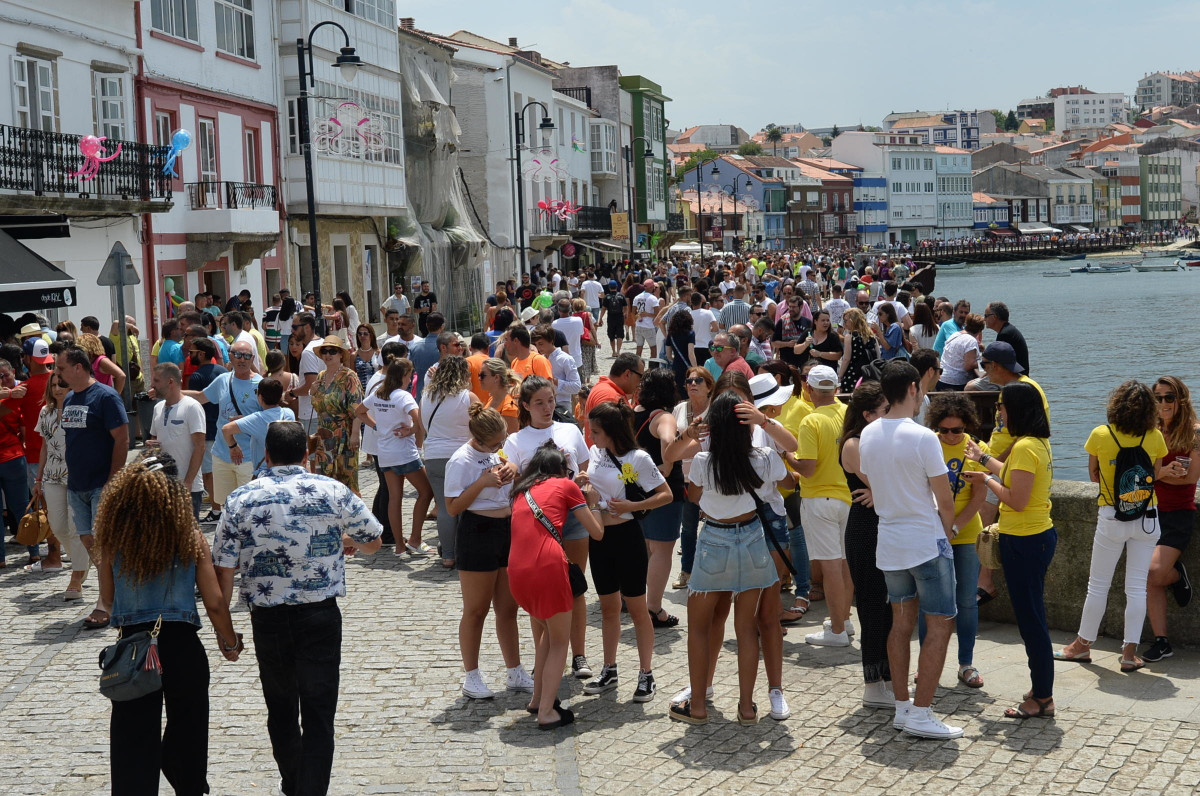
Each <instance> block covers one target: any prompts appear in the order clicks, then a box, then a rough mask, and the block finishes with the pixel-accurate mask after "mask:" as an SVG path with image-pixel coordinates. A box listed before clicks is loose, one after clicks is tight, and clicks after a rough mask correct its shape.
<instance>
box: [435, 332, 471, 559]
mask: <svg viewBox="0 0 1200 796" xmlns="http://www.w3.org/2000/svg"><path fill="white" fill-rule="evenodd" d="M473 403H479V398H477V397H476V396H475V393H473V392H471V369H470V367H469V366H468V365H467V360H466V359H464V358H463V357H462V356H459V355H457V354H455V355H454V356H445V357H442V358H441V360H440V361H439V362H438V364H437V367H436V368H434V369H432V372H431V373H430V374H429V375H428V376H427V377H426V381H425V391H424V392H423V393H422V394H421V418H422V419H423V420H424V422H425V473H426V475H427V476H428V477H429V485H430V486H431V487H432V488H433V497H434V500H436V501H437V504H438V505H439V506H443V505H445V500H446V497H445V489H446V462H447V461H448V460H449V459H450V457H451V456H452V455H454V452H455V451H456V450H458V449H459V448H461V447H462V446H463V445H466V444H467V441H468V440H470V439H471V432H470V430H469V429H468V428H467V423H468V420H469V419H470V418H469V417H468V416H467V412H468V410H469V409H470V407H471V404H473ZM456 528H457V521H456V520H455V519H454V517H453V516H451V515H450V514H449V513H448V512H445V511H439V512H438V514H437V529H438V547H439V548H440V550H441V556H442V566H444V567H446V568H450V567H452V566H454V554H455V548H456V546H457V544H456V541H455V536H456V534H455V529H456Z"/></svg>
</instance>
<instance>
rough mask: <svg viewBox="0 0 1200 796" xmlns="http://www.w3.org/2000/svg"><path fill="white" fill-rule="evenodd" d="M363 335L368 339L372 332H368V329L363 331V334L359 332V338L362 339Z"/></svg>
mask: <svg viewBox="0 0 1200 796" xmlns="http://www.w3.org/2000/svg"><path fill="white" fill-rule="evenodd" d="M363 335H366V336H367V337H370V336H371V333H370V332H368V331H367V330H366V329H363V330H362V331H361V332H359V333H358V336H359V337H362V336H363Z"/></svg>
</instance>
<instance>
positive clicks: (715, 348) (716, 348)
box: [708, 345, 729, 354]
mask: <svg viewBox="0 0 1200 796" xmlns="http://www.w3.org/2000/svg"><path fill="white" fill-rule="evenodd" d="M728 347H729V346H725V345H710V346H709V347H708V350H709V351H711V352H713V353H714V354H719V353H721V352H722V351H724V350H725V349H726V348H728Z"/></svg>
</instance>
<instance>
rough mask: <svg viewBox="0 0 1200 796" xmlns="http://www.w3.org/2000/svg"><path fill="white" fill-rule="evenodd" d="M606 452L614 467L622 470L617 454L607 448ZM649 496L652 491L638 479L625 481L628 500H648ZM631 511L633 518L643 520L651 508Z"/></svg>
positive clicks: (631, 501)
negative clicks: (646, 488) (648, 490)
mask: <svg viewBox="0 0 1200 796" xmlns="http://www.w3.org/2000/svg"><path fill="white" fill-rule="evenodd" d="M604 452H605V453H607V454H608V458H609V460H610V461H612V463H613V467H616V468H617V471H618V472H620V470H621V465H620V464H618V463H617V458H616V457H615V456H613V455H612V452H611V451H609V450H608V449H607V448H606V449H605V451H604ZM649 498H650V493H649V492H647V491H646V490H644V489H642V485H641V484H639V483H638V482H637V481H636V480H635V481H627V482H626V483H625V499H626V500H628V501H629V502H630V503H636V502H638V501H639V500H648V499H649ZM629 513H630V514H632V515H633V518H634V519H635V520H637V521H639V522H641V521H642V520H644V519H646V517H647V515H649V514H650V509H637V510H635V511H631V512H629Z"/></svg>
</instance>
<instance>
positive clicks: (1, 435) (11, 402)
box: [0, 398, 25, 508]
mask: <svg viewBox="0 0 1200 796" xmlns="http://www.w3.org/2000/svg"><path fill="white" fill-rule="evenodd" d="M0 404H3V406H4V408H6V409H8V414H6V415H4V417H0V462H10V461H12V460H13V459H18V458H20V457H22V456H24V455H25V448H24V447H22V446H21V402H20V401H19V400H17V399H16V398H6V399H4V401H2V402H0ZM21 508H24V506H22V507H21Z"/></svg>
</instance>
